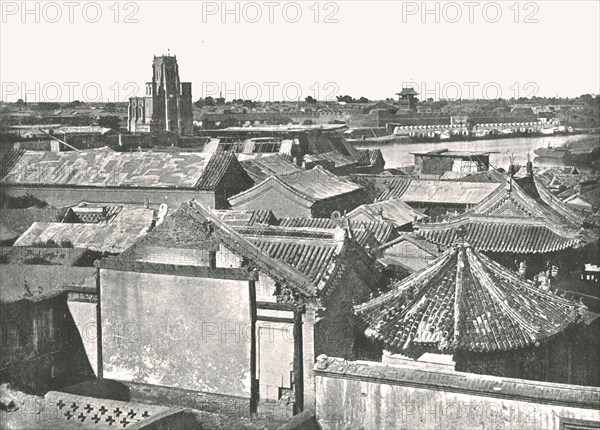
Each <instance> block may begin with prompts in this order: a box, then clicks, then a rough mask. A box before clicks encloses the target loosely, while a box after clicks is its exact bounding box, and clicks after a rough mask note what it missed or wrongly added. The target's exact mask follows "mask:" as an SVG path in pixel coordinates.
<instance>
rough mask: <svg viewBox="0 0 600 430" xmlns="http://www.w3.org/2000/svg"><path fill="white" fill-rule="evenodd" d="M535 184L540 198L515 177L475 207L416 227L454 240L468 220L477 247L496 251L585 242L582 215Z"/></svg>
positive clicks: (430, 236)
mask: <svg viewBox="0 0 600 430" xmlns="http://www.w3.org/2000/svg"><path fill="white" fill-rule="evenodd" d="M530 182H531V181H530ZM521 183H522V184H523V183H529V182H527V181H522V182H521ZM531 184H533V185H532V186H533V187H535V190H536V192H535V193H536V195H537V196H538V198H537V199H536V198H534V197H532V196H531V195H529V194H528V193H526V192H525V190H523V189H522V188H521V186H520V185H519V184H518V183H516V182H515V181H513V182H512V184H510V183H506V184H504V185H501V186H500V188H498V189H497V190H496V191H495V192H494V193H492V195H490V196H489V197H488V198H487V199H486V200H485V201H483V202H481V203H480V204H479V205H477V206H475V207H474V208H472V209H471V210H469V211H467V212H465V213H463V214H460V215H458V216H455V217H452V218H450V219H448V220H446V221H444V222H437V223H419V224H416V225H415V230H416V232H417V234H419V235H421V236H422V237H424V238H426V239H427V240H429V241H431V242H433V243H437V244H440V245H444V246H450V245H452V244H454V243H455V241H456V239H457V236H456V229H457V228H458V227H459V226H464V227H466V231H467V236H466V238H467V241H468V242H469V243H470V244H471V245H472V246H473V247H475V248H476V249H478V250H479V251H491V252H512V253H546V252H553V251H559V250H563V249H566V248H571V247H575V246H578V245H580V244H582V243H585V242H586V241H587V240H588V239H587V238H586V236H585V234H584V233H585V232H583V233H582V231H581V225H582V220H580V219H579V218H578V217H577V215H575V214H574V213H573V212H572V211H571V210H570V209H569V208H568V207H566V206H565V205H564V204H563V203H562V202H560V201H559V200H558V199H557V198H556V197H554V196H552V195H550V193H549V192H548V191H547V190H545V189H544V188H543V186H541V185H540V184H534V183H533V182H531ZM531 184H530V185H531ZM530 192H532V191H530ZM545 201H547V202H548V203H546V202H545ZM586 234H587V233H586Z"/></svg>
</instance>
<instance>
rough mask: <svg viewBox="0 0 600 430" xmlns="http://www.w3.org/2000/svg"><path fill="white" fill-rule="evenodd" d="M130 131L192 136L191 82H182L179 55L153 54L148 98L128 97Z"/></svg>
mask: <svg viewBox="0 0 600 430" xmlns="http://www.w3.org/2000/svg"><path fill="white" fill-rule="evenodd" d="M128 124H129V131H130V132H132V133H155V132H161V131H169V132H174V133H177V134H178V135H180V136H193V135H194V124H193V117H192V84H191V83H190V82H180V80H179V67H178V65H177V57H176V56H170V55H166V56H160V57H157V56H154V62H153V63H152V82H148V83H146V95H145V97H132V98H130V99H129V121H128Z"/></svg>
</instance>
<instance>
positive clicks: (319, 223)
mask: <svg viewBox="0 0 600 430" xmlns="http://www.w3.org/2000/svg"><path fill="white" fill-rule="evenodd" d="M279 225H280V226H281V227H294V228H322V229H334V228H335V226H336V222H335V221H333V220H332V219H331V218H281V219H280V220H279ZM350 227H351V228H352V230H353V231H355V230H359V229H360V230H365V231H370V232H371V233H372V234H373V236H374V237H375V240H377V242H379V243H380V244H384V243H386V242H388V241H389V240H391V239H393V238H394V237H395V236H396V235H395V233H394V226H393V224H392V223H390V222H388V221H352V220H350ZM356 235H357V236H358V235H359V233H358V232H356ZM357 242H359V243H361V244H362V241H361V240H358V238H357Z"/></svg>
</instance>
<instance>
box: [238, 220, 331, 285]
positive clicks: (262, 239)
mask: <svg viewBox="0 0 600 430" xmlns="http://www.w3.org/2000/svg"><path fill="white" fill-rule="evenodd" d="M236 231H237V232H238V233H240V234H241V235H242V236H244V237H245V238H246V239H247V240H248V241H249V242H250V243H252V244H253V245H254V246H256V247H257V248H258V249H259V250H260V251H261V252H264V253H266V254H267V255H269V256H270V257H271V258H274V259H276V260H279V261H281V262H282V263H285V264H289V265H290V266H292V267H293V268H295V269H296V270H298V271H300V272H302V273H303V274H304V275H305V276H307V277H308V278H309V279H310V280H311V281H312V282H313V284H314V285H315V286H316V287H317V290H318V291H320V290H322V289H323V288H324V287H325V285H326V284H327V282H328V280H329V279H330V277H331V275H332V274H333V272H334V271H335V266H336V264H337V262H338V259H339V258H338V256H339V254H340V252H341V247H340V242H339V241H337V240H336V238H335V236H334V233H333V232H331V231H327V230H320V231H319V230H311V229H306V230H300V229H295V228H277V227H271V228H265V229H260V228H242V229H236Z"/></svg>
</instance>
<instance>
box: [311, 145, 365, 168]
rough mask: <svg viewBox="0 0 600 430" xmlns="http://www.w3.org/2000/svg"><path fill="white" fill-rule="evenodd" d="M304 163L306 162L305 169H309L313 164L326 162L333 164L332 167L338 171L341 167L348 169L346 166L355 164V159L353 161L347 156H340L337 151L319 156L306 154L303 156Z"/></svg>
mask: <svg viewBox="0 0 600 430" xmlns="http://www.w3.org/2000/svg"><path fill="white" fill-rule="evenodd" d="M304 161H305V162H306V164H307V167H310V166H312V165H313V164H317V163H319V162H322V161H326V162H327V161H328V162H330V163H333V166H334V167H335V168H336V169H339V168H342V167H348V166H352V165H355V164H356V160H355V159H353V158H352V157H351V156H349V155H344V154H342V153H341V152H340V151H338V150H335V151H330V152H324V153H321V154H307V155H305V156H304Z"/></svg>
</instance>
